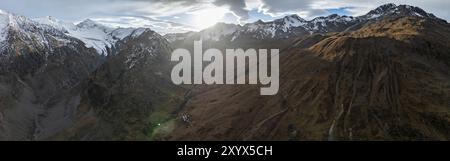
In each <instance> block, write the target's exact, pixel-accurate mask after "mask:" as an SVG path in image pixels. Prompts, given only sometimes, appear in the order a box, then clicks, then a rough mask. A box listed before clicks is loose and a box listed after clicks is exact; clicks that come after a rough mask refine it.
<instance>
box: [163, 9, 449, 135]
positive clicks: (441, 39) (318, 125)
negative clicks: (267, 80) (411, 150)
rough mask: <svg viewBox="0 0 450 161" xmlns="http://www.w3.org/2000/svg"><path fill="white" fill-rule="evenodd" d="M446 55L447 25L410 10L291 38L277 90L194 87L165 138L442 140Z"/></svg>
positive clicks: (446, 102)
mask: <svg viewBox="0 0 450 161" xmlns="http://www.w3.org/2000/svg"><path fill="white" fill-rule="evenodd" d="M400 8H403V7H400ZM449 51H450V25H449V24H448V23H446V22H444V21H442V20H440V19H436V18H433V17H424V16H417V15H397V14H395V15H391V16H384V17H382V18H378V19H376V20H373V21H371V22H368V23H365V24H364V25H361V26H360V27H359V28H358V29H357V30H355V31H352V32H342V33H334V34H326V35H312V36H309V37H307V38H300V39H298V40H297V41H296V42H294V43H293V44H292V46H290V47H289V48H286V49H285V50H282V51H281V53H280V56H281V60H280V64H281V66H280V71H281V76H280V81H281V84H280V92H279V93H278V95H276V96H260V95H259V93H258V88H257V87H256V86H199V87H197V88H194V89H193V91H192V99H190V100H189V102H188V103H187V104H186V106H185V107H184V108H183V110H182V111H180V113H179V117H180V118H179V121H178V122H177V126H176V128H175V130H174V131H173V133H172V134H171V135H169V136H167V137H168V138H169V139H172V140H448V139H450V133H449V131H450V129H449V127H450V115H449V114H450V102H449V100H450V83H449V82H450V72H449V70H448V69H449V67H450V64H449V62H450V53H449ZM182 116H184V118H186V117H187V116H189V120H188V121H186V119H183V117H182Z"/></svg>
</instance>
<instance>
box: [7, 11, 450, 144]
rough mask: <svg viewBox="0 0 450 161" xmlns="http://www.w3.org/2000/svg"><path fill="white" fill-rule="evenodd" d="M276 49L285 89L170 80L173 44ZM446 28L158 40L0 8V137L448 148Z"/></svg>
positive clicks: (313, 24) (404, 20) (382, 23)
mask: <svg viewBox="0 0 450 161" xmlns="http://www.w3.org/2000/svg"><path fill="white" fill-rule="evenodd" d="M194 40H203V44H204V45H203V47H204V48H205V49H207V48H210V47H214V48H219V49H226V48H244V49H246V48H279V49H280V71H281V73H280V92H279V93H278V94H277V95H275V96H260V95H259V93H258V91H259V90H256V89H257V88H258V87H257V86H253V85H237V86H226V85H209V86H208V85H196V86H189V85H184V86H176V85H174V84H173V83H172V82H171V80H170V70H171V67H172V66H173V65H174V62H171V61H170V53H171V52H172V51H173V49H176V48H186V49H191V50H192V47H193V42H194ZM449 51H450V24H448V23H447V22H446V21H445V20H442V19H440V18H438V17H436V16H434V15H433V14H431V13H427V12H426V11H424V10H422V9H420V8H418V7H413V6H408V5H395V4H386V5H382V6H380V7H378V8H376V9H374V10H372V11H370V12H368V13H367V14H365V15H362V16H358V17H351V16H340V15H336V14H333V15H330V16H326V17H317V18H314V19H312V20H309V21H308V20H304V19H302V18H301V17H299V16H297V15H289V16H286V17H284V18H281V19H276V20H274V21H270V22H263V21H261V20H260V21H257V22H254V23H248V24H245V25H236V24H225V23H218V24H216V25H215V26H212V27H210V28H207V29H204V30H202V31H199V32H188V33H176V34H166V35H164V36H162V35H160V34H158V33H156V32H154V31H152V30H151V29H148V28H112V27H108V26H105V25H102V24H100V23H98V22H95V21H93V20H89V19H87V20H85V21H83V22H80V23H78V24H73V23H69V22H63V21H61V20H57V19H55V18H53V17H45V18H38V19H29V18H26V17H24V16H20V15H16V14H12V13H8V12H5V11H0V140H448V139H449V138H450V133H449V132H450V128H449V127H450V126H449V125H450V101H449V100H450V83H449V82H450V71H449V70H448V69H449V66H450V53H449Z"/></svg>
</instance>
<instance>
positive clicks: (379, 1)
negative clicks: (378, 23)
mask: <svg viewBox="0 0 450 161" xmlns="http://www.w3.org/2000/svg"><path fill="white" fill-rule="evenodd" d="M260 2H261V4H262V5H261V6H260V8H259V9H260V10H261V11H262V12H264V13H266V14H270V15H272V16H279V15H284V14H291V13H297V14H299V15H301V16H306V18H308V17H309V18H312V17H315V16H318V15H323V14H327V12H328V10H331V9H343V10H345V11H347V12H348V13H350V14H351V15H352V16H359V15H363V14H365V13H367V12H369V11H370V10H372V9H374V8H376V7H378V6H380V5H383V4H386V3H395V4H407V5H412V6H418V7H420V8H422V9H424V10H426V11H427V12H431V13H434V14H435V15H437V16H438V17H441V18H444V19H447V20H450V10H449V9H448V6H450V1H449V0H427V1H424V0H283V1H274V0H260Z"/></svg>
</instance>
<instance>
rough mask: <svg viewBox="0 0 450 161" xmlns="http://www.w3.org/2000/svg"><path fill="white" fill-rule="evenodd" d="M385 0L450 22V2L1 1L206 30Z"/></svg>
mask: <svg viewBox="0 0 450 161" xmlns="http://www.w3.org/2000/svg"><path fill="white" fill-rule="evenodd" d="M385 3H395V4H408V5H413V6H418V7H421V8H422V9H424V10H426V11H427V12H431V13H433V14H435V15H436V16H438V17H440V18H443V19H446V20H450V9H449V8H450V0H0V9H1V10H5V11H8V12H12V13H17V14H20V15H24V16H27V17H31V18H37V17H44V16H52V17H55V18H57V19H60V20H64V21H69V22H74V23H77V22H80V21H82V20H84V19H87V18H90V19H92V20H97V21H99V22H102V23H104V24H107V25H111V26H121V27H149V28H152V29H153V30H156V31H158V32H161V33H168V32H186V31H191V30H200V29H204V28H206V27H209V26H211V25H214V24H215V23H217V22H226V23H240V24H243V23H247V22H254V21H256V20H258V19H262V20H264V21H269V20H273V19H275V18H280V17H282V16H285V15H288V14H298V15H299V16H301V17H303V18H305V19H311V18H314V17H316V16H324V15H329V14H333V13H337V14H340V15H351V16H358V15H362V14H365V13H367V12H368V11H370V10H371V9H374V8H376V7H378V6H379V5H382V4H385Z"/></svg>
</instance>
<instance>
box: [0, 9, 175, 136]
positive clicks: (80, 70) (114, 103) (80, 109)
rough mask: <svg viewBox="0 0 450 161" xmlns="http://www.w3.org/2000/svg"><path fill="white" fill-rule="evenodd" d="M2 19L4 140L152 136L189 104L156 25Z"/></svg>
mask: <svg viewBox="0 0 450 161" xmlns="http://www.w3.org/2000/svg"><path fill="white" fill-rule="evenodd" d="M0 20H1V21H0V29H1V30H0V33H1V36H2V39H1V40H2V41H1V42H0V44H1V45H0V46H1V48H0V49H1V50H0V62H1V64H0V67H1V68H0V104H1V105H0V140H52V139H54V140H67V139H76V140H89V139H95V140H111V139H114V140H116V139H117V140H123V139H128V140H134V139H139V140H145V139H149V138H150V137H151V134H152V129H153V128H155V127H156V126H157V124H158V123H159V122H165V121H166V120H167V119H169V116H170V115H171V113H170V112H171V111H173V110H174V109H175V108H177V107H178V103H179V102H181V101H183V97H182V95H183V94H184V89H182V88H179V87H177V86H174V85H173V84H172V83H171V81H170V78H169V76H168V71H169V66H170V65H171V63H170V62H169V53H170V52H171V48H170V47H169V45H168V42H167V41H166V40H165V39H163V38H162V37H161V36H160V35H159V34H157V33H155V32H154V31H151V30H150V29H144V28H137V29H135V28H127V29H125V28H117V29H113V28H109V27H106V26H103V25H101V24H98V23H96V22H94V21H91V20H86V21H84V22H81V23H79V24H77V25H73V24H71V23H65V22H62V21H59V20H56V19H53V18H51V17H47V18H45V19H39V20H36V21H35V20H30V19H28V18H26V17H23V16H19V15H15V14H11V13H7V12H3V11H2V12H1V14H0ZM105 55H107V56H105ZM93 122H95V124H92V123H93ZM84 129H89V130H88V131H86V130H84Z"/></svg>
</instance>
